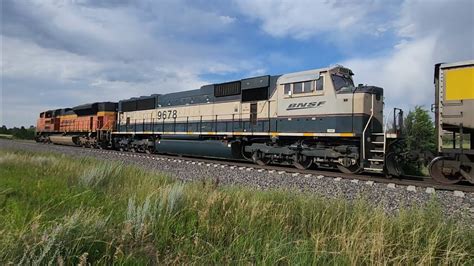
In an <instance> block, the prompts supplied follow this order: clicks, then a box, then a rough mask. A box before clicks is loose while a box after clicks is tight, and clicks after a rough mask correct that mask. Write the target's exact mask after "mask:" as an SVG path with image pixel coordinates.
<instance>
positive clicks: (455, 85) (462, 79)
mask: <svg viewBox="0 0 474 266" xmlns="http://www.w3.org/2000/svg"><path fill="white" fill-rule="evenodd" d="M434 83H435V104H434V110H435V125H436V135H437V152H438V156H437V157H436V158H434V159H433V160H432V162H431V163H430V165H429V171H430V175H431V176H432V177H433V178H434V179H435V180H437V181H438V182H441V183H444V184H453V183H457V182H460V181H462V180H467V181H469V182H470V183H473V184H474V170H473V169H474V60H470V61H464V62H457V63H449V64H437V65H435V79H434Z"/></svg>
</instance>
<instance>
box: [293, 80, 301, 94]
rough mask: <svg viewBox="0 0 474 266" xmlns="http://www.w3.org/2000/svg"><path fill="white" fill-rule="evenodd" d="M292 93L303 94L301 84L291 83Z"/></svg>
mask: <svg viewBox="0 0 474 266" xmlns="http://www.w3.org/2000/svg"><path fill="white" fill-rule="evenodd" d="M293 93H294V94H297V93H303V82H298V83H293Z"/></svg>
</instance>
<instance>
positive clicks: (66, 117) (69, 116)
mask: <svg viewBox="0 0 474 266" xmlns="http://www.w3.org/2000/svg"><path fill="white" fill-rule="evenodd" d="M59 118H60V119H71V118H77V115H61V116H59Z"/></svg>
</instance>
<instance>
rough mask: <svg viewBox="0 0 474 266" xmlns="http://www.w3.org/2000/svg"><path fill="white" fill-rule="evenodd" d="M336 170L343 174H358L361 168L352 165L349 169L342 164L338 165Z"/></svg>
mask: <svg viewBox="0 0 474 266" xmlns="http://www.w3.org/2000/svg"><path fill="white" fill-rule="evenodd" d="M337 169H339V171H341V172H343V173H345V174H358V173H360V172H361V171H362V168H361V167H360V165H359V164H353V165H351V166H349V167H346V166H344V165H342V164H338V165H337Z"/></svg>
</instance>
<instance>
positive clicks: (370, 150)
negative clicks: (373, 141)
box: [370, 150, 385, 152]
mask: <svg viewBox="0 0 474 266" xmlns="http://www.w3.org/2000/svg"><path fill="white" fill-rule="evenodd" d="M370 152H385V151H384V150H370Z"/></svg>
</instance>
